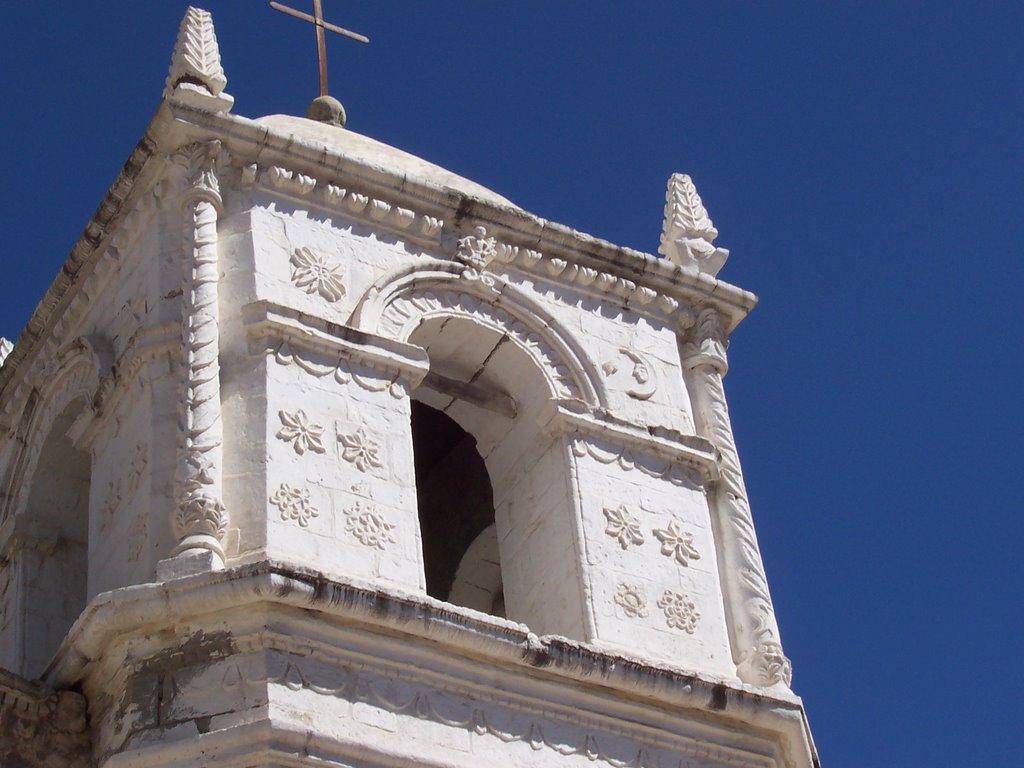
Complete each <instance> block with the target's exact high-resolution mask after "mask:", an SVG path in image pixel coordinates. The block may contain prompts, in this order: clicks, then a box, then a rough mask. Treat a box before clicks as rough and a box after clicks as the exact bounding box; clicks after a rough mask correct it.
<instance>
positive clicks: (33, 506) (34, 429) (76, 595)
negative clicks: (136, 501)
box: [6, 340, 99, 676]
mask: <svg viewBox="0 0 1024 768" xmlns="http://www.w3.org/2000/svg"><path fill="white" fill-rule="evenodd" d="M40 379H41V380H42V381H43V382H44V386H43V387H41V388H40V389H37V390H33V392H32V393H31V395H30V397H29V400H28V403H27V404H26V408H25V410H24V412H23V417H22V419H21V422H20V424H19V427H18V430H17V436H18V439H19V441H20V442H21V444H22V448H21V451H20V455H19V456H18V457H17V460H16V462H15V465H14V467H13V469H12V472H11V474H10V477H9V482H8V489H9V491H8V494H7V501H8V503H9V506H8V508H7V512H8V513H9V514H13V515H15V524H14V531H15V534H14V535H15V538H14V547H13V550H12V553H11V560H12V564H11V565H10V566H9V567H12V568H13V569H14V572H15V573H16V574H17V576H16V577H17V578H18V580H19V588H18V590H17V592H16V594H17V599H18V601H19V603H20V607H19V615H21V617H22V621H21V634H20V637H19V641H18V643H17V645H18V650H17V651H16V658H11V659H7V660H6V661H7V662H8V663H10V664H11V666H14V667H15V668H16V669H19V670H20V671H21V672H22V674H25V675H28V676H38V675H40V674H42V673H43V671H44V670H45V668H46V665H47V664H48V663H49V662H50V659H51V658H52V656H53V654H54V653H55V652H56V651H57V649H58V647H59V646H60V644H61V642H62V641H63V639H64V637H65V636H66V635H67V632H68V630H69V629H70V628H71V626H72V624H73V623H74V622H75V620H76V619H77V618H78V616H79V615H80V614H81V612H82V610H83V609H84V608H85V605H86V601H87V598H88V591H87V586H88V571H89V556H88V553H89V527H90V525H89V523H90V520H89V506H90V505H89V500H90V492H91V481H92V456H91V453H90V452H89V451H88V450H86V449H83V448H80V447H79V446H76V445H75V443H74V440H73V438H72V436H71V434H70V433H71V431H72V426H73V425H74V423H75V422H76V420H78V418H79V417H80V416H81V415H82V414H83V413H85V412H87V411H88V409H89V408H90V404H91V403H92V400H93V398H94V397H95V394H96V390H97V387H98V383H99V366H98V360H97V358H96V355H95V354H94V353H93V350H92V348H91V347H90V346H89V344H88V343H87V342H85V341H83V340H79V341H76V342H74V343H72V344H71V345H68V346H67V347H65V348H64V349H62V350H61V351H60V352H58V353H57V355H56V356H55V358H54V362H53V364H52V365H51V366H49V367H48V368H47V369H46V370H45V371H44V372H43V375H41V376H40Z"/></svg>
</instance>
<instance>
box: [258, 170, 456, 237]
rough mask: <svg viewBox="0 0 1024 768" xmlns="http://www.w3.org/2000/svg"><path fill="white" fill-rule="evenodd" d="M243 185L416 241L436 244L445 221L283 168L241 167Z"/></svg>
mask: <svg viewBox="0 0 1024 768" xmlns="http://www.w3.org/2000/svg"><path fill="white" fill-rule="evenodd" d="M242 186H243V187H248V188H259V189H264V190H266V191H268V192H272V193H274V194H277V195H281V194H283V195H287V196H289V197H294V198H306V199H308V200H309V202H311V203H313V204H315V205H320V206H324V207H326V208H329V209H331V210H336V211H338V212H340V213H342V214H344V215H345V216H347V217H350V218H354V219H356V220H360V219H362V220H365V221H368V222H372V223H373V224H374V225H375V226H377V227H380V228H383V229H387V230H390V231H392V232H395V233H401V234H402V235H403V236H404V237H408V238H410V239H412V240H413V241H414V242H420V243H423V244H431V245H437V244H438V243H439V242H440V235H441V230H442V229H443V227H444V221H443V220H442V219H440V218H438V217H436V216H431V215H428V214H424V213H417V212H416V211H414V210H411V209H409V208H403V207H402V206H400V205H397V204H395V203H393V202H389V201H388V200H384V199H381V198H378V197H374V196H372V195H370V194H364V193H362V192H359V191H356V190H351V189H346V188H345V187H344V186H340V185H339V184H337V183H334V182H331V181H324V180H320V179H317V178H316V177H314V176H310V175H307V174H304V173H302V172H300V171H296V170H289V169H288V168H285V167H283V166H281V165H267V166H262V165H258V164H256V163H249V164H247V165H244V166H242Z"/></svg>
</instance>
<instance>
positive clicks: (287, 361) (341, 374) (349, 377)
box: [268, 342, 406, 399]
mask: <svg viewBox="0 0 1024 768" xmlns="http://www.w3.org/2000/svg"><path fill="white" fill-rule="evenodd" d="M268 354H271V355H273V357H274V361H275V362H276V363H278V364H279V365H283V366H291V365H294V366H296V367H298V368H300V369H301V370H303V371H304V372H305V373H307V374H309V375H310V376H315V377H316V378H318V379H322V378H324V377H326V376H333V377H334V380H335V381H336V382H338V383H339V384H348V383H349V382H355V383H356V384H357V385H359V386H360V387H362V388H363V389H365V390H367V391H369V392H384V391H387V392H388V393H389V394H390V395H391V396H392V397H394V398H396V399H401V398H403V397H405V395H406V386H405V383H404V382H403V381H402V380H401V375H400V374H397V373H393V372H383V371H382V372H381V373H380V374H378V375H373V374H375V373H376V372H375V371H374V369H373V368H372V367H371V366H369V365H365V368H366V370H368V371H371V372H372V373H371V375H367V374H365V373H360V372H358V369H359V368H361V367H364V366H362V365H359V364H354V363H350V362H349V361H348V360H346V359H344V358H339V359H338V362H337V363H335V364H334V365H323V364H320V363H314V362H312V361H310V360H307V359H306V358H305V357H303V356H302V354H301V352H299V351H296V350H293V349H292V348H291V347H290V346H289V345H288V343H287V342H285V343H284V344H281V346H279V347H278V348H277V349H271V350H268Z"/></svg>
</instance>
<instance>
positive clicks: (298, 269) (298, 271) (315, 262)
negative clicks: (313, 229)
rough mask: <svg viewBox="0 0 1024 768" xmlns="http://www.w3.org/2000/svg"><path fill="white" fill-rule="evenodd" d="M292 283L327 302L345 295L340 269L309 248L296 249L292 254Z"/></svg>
mask: <svg viewBox="0 0 1024 768" xmlns="http://www.w3.org/2000/svg"><path fill="white" fill-rule="evenodd" d="M291 264H292V282H293V283H295V285H296V286H297V287H299V288H302V289H303V290H304V291H305V292H306V293H319V294H320V295H321V296H323V297H324V298H325V299H327V300H328V301H338V300H339V299H340V298H341V297H342V296H344V295H345V285H344V283H342V271H341V267H340V266H338V265H337V264H332V263H331V262H330V261H328V260H327V259H326V258H324V257H323V256H321V255H320V254H319V253H316V252H315V251H311V250H310V249H309V248H296V249H295V251H294V252H293V253H292V258H291Z"/></svg>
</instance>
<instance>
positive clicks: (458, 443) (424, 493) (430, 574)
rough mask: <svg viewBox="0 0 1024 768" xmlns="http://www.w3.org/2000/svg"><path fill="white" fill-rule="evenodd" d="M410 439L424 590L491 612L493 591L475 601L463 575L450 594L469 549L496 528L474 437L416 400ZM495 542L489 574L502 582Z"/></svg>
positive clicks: (491, 496) (491, 497)
mask: <svg viewBox="0 0 1024 768" xmlns="http://www.w3.org/2000/svg"><path fill="white" fill-rule="evenodd" d="M412 442H413V456H414V460H415V468H416V498H417V501H418V507H419V509H418V511H419V519H420V537H421V541H422V546H423V570H424V576H425V578H426V585H427V594H428V595H430V596H431V597H436V598H438V599H439V600H446V601H448V602H453V603H456V604H458V605H464V606H466V607H469V608H477V609H478V610H484V611H487V612H490V611H491V607H492V606H491V603H492V602H493V595H492V596H491V601H486V600H481V599H478V597H479V596H478V595H476V594H475V592H474V591H473V590H472V589H470V588H468V586H469V585H467V584H465V581H466V578H465V576H466V574H465V573H463V578H462V580H461V581H460V585H461V588H460V589H459V590H457V591H454V592H453V585H454V584H455V583H456V576H457V574H458V573H459V571H460V567H461V565H462V563H463V562H464V561H465V559H466V557H467V555H468V554H469V550H470V549H472V547H473V545H474V543H475V542H476V541H477V539H478V538H479V537H480V535H481V534H482V533H483V532H484V531H485V530H490V531H493V530H494V494H493V490H492V488H491V479H490V476H489V475H488V474H487V467H486V466H485V464H484V460H483V458H482V457H481V456H480V454H479V453H478V452H477V450H476V440H475V439H474V438H473V436H472V435H470V434H469V433H468V432H466V430H464V429H463V428H462V427H460V426H459V425H458V423H457V422H456V421H455V420H454V419H452V418H451V417H450V416H448V415H446V414H445V413H444V412H443V411H439V410H437V409H436V408H431V407H430V406H429V405H426V404H425V403H421V402H418V401H416V400H414V401H413V402H412ZM494 544H495V546H494V547H493V552H491V553H488V554H490V555H491V556H492V559H493V562H492V563H490V568H491V571H492V573H491V574H490V575H491V576H492V577H493V571H496V572H497V574H498V579H499V581H498V583H499V586H500V574H501V563H500V559H499V558H498V552H497V540H496V539H495V542H494Z"/></svg>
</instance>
